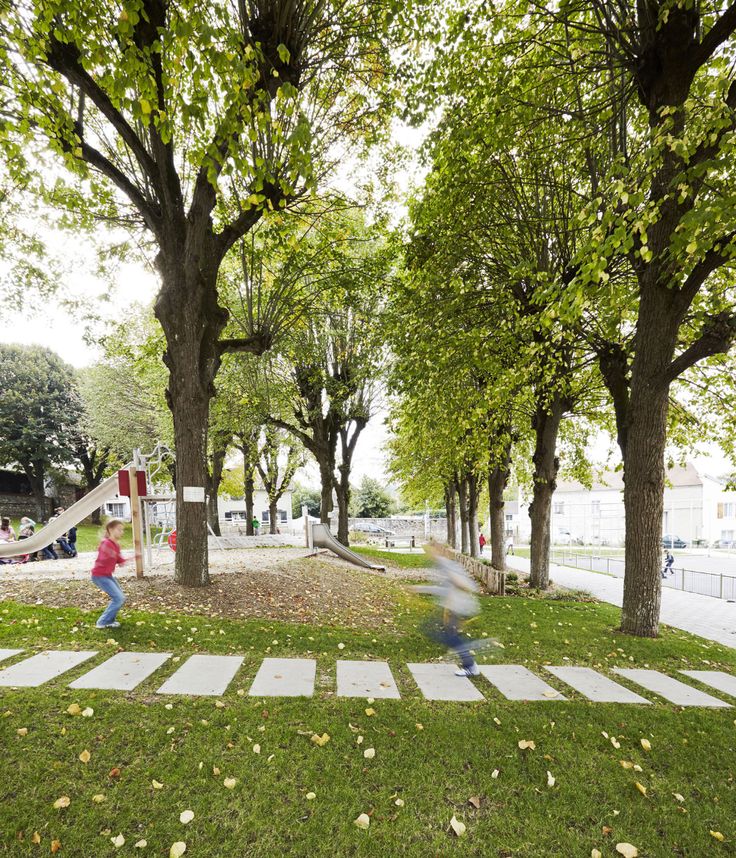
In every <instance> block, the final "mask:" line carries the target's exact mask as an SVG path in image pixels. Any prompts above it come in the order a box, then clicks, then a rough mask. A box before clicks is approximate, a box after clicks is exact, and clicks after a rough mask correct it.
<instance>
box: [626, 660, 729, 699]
mask: <svg viewBox="0 0 736 858" xmlns="http://www.w3.org/2000/svg"><path fill="white" fill-rule="evenodd" d="M613 672H614V673H617V674H618V675H619V676H623V677H625V678H626V679H630V680H631V681H632V682H635V683H636V684H637V685H641V686H643V687H644V688H646V689H648V690H649V691H653V692H654V693H655V694H659V696H660V697H664V699H665V700H669V701H670V703H675V704H676V705H677V706H710V707H713V708H716V707H720V708H729V707H730V705H731V704H730V703H724V702H723V701H722V700H718V699H717V698H715V697H711V696H710V694H706V693H705V692H704V691H698V689H697V688H693V687H692V686H690V685H685V683H684V682H680V680H679V679H673V678H672V677H671V676H665V674H664V673H660V672H659V671H658V670H641V669H640V668H635V667H614V668H613Z"/></svg>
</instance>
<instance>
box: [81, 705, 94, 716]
mask: <svg viewBox="0 0 736 858" xmlns="http://www.w3.org/2000/svg"><path fill="white" fill-rule="evenodd" d="M94 714H95V710H94V709H93V708H92V707H91V706H88V707H87V708H86V709H82V718H91V717H92V716H93V715H94Z"/></svg>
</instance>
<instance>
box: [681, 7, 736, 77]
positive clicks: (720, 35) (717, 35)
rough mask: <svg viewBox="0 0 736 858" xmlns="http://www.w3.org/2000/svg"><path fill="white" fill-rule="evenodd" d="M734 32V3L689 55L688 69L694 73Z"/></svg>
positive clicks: (735, 18) (735, 21)
mask: <svg viewBox="0 0 736 858" xmlns="http://www.w3.org/2000/svg"><path fill="white" fill-rule="evenodd" d="M734 31H736V3H731V5H730V6H729V7H728V9H726V11H725V12H724V13H723V14H722V15H721V17H720V18H719V19H718V20H717V21H716V22H715V24H713V26H712V27H711V28H710V30H708V32H707V33H706V34H705V35H704V36H703V38H702V40H701V42H700V44H699V45H698V47H697V48H695V49H694V50H693V51H692V52H691V55H690V58H689V59H690V68H691V69H692V71H693V73H694V72H696V71H697V70H698V69H699V68H700V67H701V66H703V65H704V64H705V63H706V62H708V60H709V59H710V58H711V57H712V56H713V54H714V53H715V51H716V50H718V48H719V47H720V46H721V45H722V44H723V43H724V42H725V41H727V40H728V39H729V38H730V37H731V36H732V35H733V33H734Z"/></svg>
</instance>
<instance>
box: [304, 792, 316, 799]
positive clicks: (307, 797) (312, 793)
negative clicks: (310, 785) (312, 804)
mask: <svg viewBox="0 0 736 858" xmlns="http://www.w3.org/2000/svg"><path fill="white" fill-rule="evenodd" d="M304 798H306V800H307V801H314V800H315V798H317V793H316V792H308V793H307V794H306V795H305V796H304Z"/></svg>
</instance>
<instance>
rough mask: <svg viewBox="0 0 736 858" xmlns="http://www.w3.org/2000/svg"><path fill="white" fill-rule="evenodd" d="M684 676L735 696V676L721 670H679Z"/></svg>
mask: <svg viewBox="0 0 736 858" xmlns="http://www.w3.org/2000/svg"><path fill="white" fill-rule="evenodd" d="M680 673H684V674H685V676H689V677H691V678H692V679H697V680H698V682H702V683H703V685H710V687H711V688H715V689H716V691H722V692H723V693H724V694H730V695H731V697H736V676H733V675H732V674H730V673H726V672H725V671H723V670H681V671H680Z"/></svg>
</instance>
